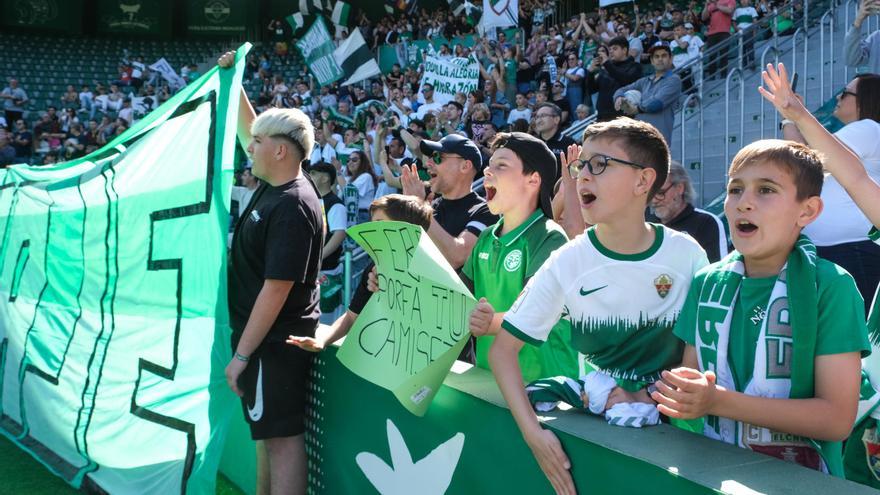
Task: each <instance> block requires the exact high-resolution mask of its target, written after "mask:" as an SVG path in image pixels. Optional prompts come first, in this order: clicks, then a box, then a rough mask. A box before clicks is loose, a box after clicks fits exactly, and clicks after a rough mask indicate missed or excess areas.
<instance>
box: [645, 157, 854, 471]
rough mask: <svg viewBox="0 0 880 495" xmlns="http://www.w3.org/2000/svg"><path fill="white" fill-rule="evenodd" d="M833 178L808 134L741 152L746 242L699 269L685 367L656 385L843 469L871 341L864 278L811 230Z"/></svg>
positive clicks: (811, 462) (715, 430) (740, 228)
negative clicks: (826, 250)
mask: <svg viewBox="0 0 880 495" xmlns="http://www.w3.org/2000/svg"><path fill="white" fill-rule="evenodd" d="M822 183H823V170H822V162H821V160H820V158H819V155H818V154H817V153H816V152H814V151H812V150H811V149H809V148H807V147H806V146H803V145H801V144H796V143H793V142H790V141H781V140H762V141H757V142H755V143H752V144H751V145H749V146H746V147H745V148H743V149H742V150H740V152H739V153H737V155H736V157H734V159H733V162H732V163H731V165H730V170H729V180H728V186H727V199H726V200H725V203H724V213H725V215H726V216H727V219H728V221H729V222H730V226H731V235H732V238H733V245H734V247H735V248H736V250H735V251H734V252H733V253H731V254H730V255H728V256H727V257H725V258H724V259H722V260H721V261H719V262H718V263H715V264H713V265H711V266H709V267H707V268H705V269H703V270H700V272H699V273H698V274H697V275H696V277H695V278H694V281H693V283H692V284H691V286H690V291H689V293H688V298H687V301H686V302H685V305H684V308H683V309H682V312H681V314H680V316H679V319H678V322H677V323H676V325H675V330H674V331H675V335H677V336H678V337H679V338H681V339H682V340H684V341H685V343H686V344H687V345H686V347H685V351H684V359H683V362H682V367H680V368H676V369H673V370H670V371H664V372H663V373H662V376H663V379H662V380H661V381H659V382H657V383H656V384H655V386H656V391H654V392H653V393H652V395H651V396H652V398H653V399H654V400H656V401H657V402H658V409H659V410H660V412H661V413H663V414H666V415H668V416H670V417H673V418H682V419H690V418H698V417H701V416H706V420H705V424H704V429H703V433H704V435H706V436H707V437H709V438H714V439H716V440H721V441H723V442H726V443H730V444H734V445H739V446H740V447H743V448H748V449H751V450H753V451H755V452H760V453H764V454H767V455H770V456H773V457H777V458H779V459H783V460H787V461H792V462H795V463H797V464H801V465H803V466H806V467H809V468H812V469H817V470H820V471H823V472H830V473H832V474H835V475H838V476H842V474H843V469H842V458H841V444H840V441H842V440H843V439H845V438H846V437H847V436H848V435H849V433H850V430H851V429H852V426H853V420H854V419H855V417H856V410H857V408H858V404H859V386H860V363H861V361H860V360H861V357H862V356H863V355H867V354H869V353H870V345H869V343H868V339H867V332H866V329H865V315H864V307H863V305H864V303H863V301H862V298H861V296H860V295H859V292H858V290H857V289H856V286H855V282H854V281H853V278H852V277H851V276H850V275H849V274H848V273H847V272H846V271H845V270H843V269H842V268H840V267H838V266H837V265H835V264H833V263H831V262H829V261H826V260H823V259H821V258H818V257H817V255H816V248H815V246H814V245H813V243H812V242H811V241H810V240H809V238H807V237H806V236H804V235H802V234H801V230H802V229H803V228H804V227H805V226H806V225H808V224H809V223H810V222H812V221H813V220H815V219H816V217H817V216H818V215H819V213H821V211H822V200H821V198H820V196H819V195H820V193H821V190H822Z"/></svg>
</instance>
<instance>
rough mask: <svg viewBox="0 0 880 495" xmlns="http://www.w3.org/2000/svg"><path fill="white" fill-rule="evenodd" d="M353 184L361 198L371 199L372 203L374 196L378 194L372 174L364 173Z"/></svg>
mask: <svg viewBox="0 0 880 495" xmlns="http://www.w3.org/2000/svg"><path fill="white" fill-rule="evenodd" d="M352 184H354V185H355V187H357V190H358V195H359V197H361V198H366V197H369V198H370V201H372V198H373V195H374V194H375V193H376V188H375V186H373V178H372V177H370V174H367V173H364V174H361V175H359V176H358V177H357V179H355V180H354V182H352Z"/></svg>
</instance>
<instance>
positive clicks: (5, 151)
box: [0, 56, 200, 167]
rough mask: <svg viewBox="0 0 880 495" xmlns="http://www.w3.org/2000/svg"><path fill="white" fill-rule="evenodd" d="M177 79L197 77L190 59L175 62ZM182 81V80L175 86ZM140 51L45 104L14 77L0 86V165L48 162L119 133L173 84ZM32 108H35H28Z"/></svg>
mask: <svg viewBox="0 0 880 495" xmlns="http://www.w3.org/2000/svg"><path fill="white" fill-rule="evenodd" d="M179 75H180V76H181V79H182V81H183V82H186V83H188V82H191V81H193V80H195V79H196V78H198V77H199V75H200V74H199V73H198V71H197V68H196V65H195V64H187V65H185V66H184V67H182V68H181V70H180V74H179ZM180 87H182V86H180ZM180 87H172V85H171V84H170V83H169V81H167V80H165V79H164V78H163V77H162V75H161V74H160V73H159V72H157V71H152V70H150V69H149V67H148V66H147V65H145V64H144V62H143V58H142V57H131V58H129V57H127V56H126V57H125V58H124V59H123V61H122V62H121V63H120V65H119V78H118V79H116V80H114V81H106V82H100V81H95V82H94V83H93V84H84V85H82V86H80V87H79V88H77V87H76V86H74V85H68V86H67V88H66V90H65V91H63V92H62V93H61V94H60V95H58V96H57V97H55V99H54V100H52V99H50V100H49V103H48V104H47V105H46V106H45V107H40V106H39V102H37V101H34V100H35V99H34V98H31V97H29V96H28V91H27V89H26V88H24V87H22V84H21V83H20V82H19V81H18V79H16V78H14V77H13V78H11V79H9V81H8V83H7V85H6V87H5V88H4V89H3V90H2V91H0V101H2V104H3V110H4V112H3V115H2V116H0V167H4V166H7V165H10V164H14V163H32V164H43V165H49V164H53V163H56V162H63V161H67V160H72V159H75V158H79V157H82V156H85V155H87V154H89V153H91V152H92V151H95V150H97V149H99V148H100V147H102V146H104V145H105V144H107V143H108V142H110V141H112V140H113V138H114V137H115V136H118V135H120V134H122V133H123V132H124V131H125V130H127V129H128V128H129V127H131V125H132V124H133V123H134V122H135V121H136V120H137V119H139V118H140V117H143V116H144V115H146V114H147V113H149V112H150V111H151V110H153V109H155V108H157V107H158V106H159V105H161V104H162V103H164V102H165V101H166V100H168V99H169V98H170V97H171V95H173V94H174V92H175V90H176V89H180ZM32 109H38V110H37V111H32Z"/></svg>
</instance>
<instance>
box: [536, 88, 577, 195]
mask: <svg viewBox="0 0 880 495" xmlns="http://www.w3.org/2000/svg"><path fill="white" fill-rule="evenodd" d="M534 117H535V124H534V127H535V128H534V131H533V134H534V135H535V136H536V137H538V138H539V139H541V140H542V141H544V142H545V143H547V147H548V148H550V151H552V152H553V156H554V157H555V158H556V162H557V163H556V164H557V165H558V166H561V159H560V158H559V154H560V153H567V152H568V147H569V146H570V145H572V144H574V140H572V139H571V138H570V137H568V136H563V135H562V131H563V130H564V128H563V127H562V110H560V109H559V107H558V106H556V105H554V104H553V103H542V104H540V105H537V106H535V111H534ZM557 170H560V168H559V167H557ZM556 178H557V179H559V174H558V173H557V177H556Z"/></svg>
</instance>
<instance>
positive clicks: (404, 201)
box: [370, 194, 434, 230]
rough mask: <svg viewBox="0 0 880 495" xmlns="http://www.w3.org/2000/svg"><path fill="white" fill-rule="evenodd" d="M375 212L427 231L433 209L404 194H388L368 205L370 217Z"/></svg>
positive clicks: (423, 202) (432, 215) (425, 203)
mask: <svg viewBox="0 0 880 495" xmlns="http://www.w3.org/2000/svg"><path fill="white" fill-rule="evenodd" d="M375 211H381V212H383V213H385V215H387V216H388V218H390V219H391V220H395V221H398V222H407V223H411V224H414V225H418V226H420V227H421V228H423V229H425V230H428V229H429V228H430V227H431V219H432V218H433V217H434V209H433V208H431V205H430V204H428V203H427V202H425V201H422V200H420V199H417V198H416V197H414V196H406V195H404V194H388V195H386V196H382V197H379V198H376V199H375V200H373V202H372V203H370V215H372V214H373V213H374V212H375Z"/></svg>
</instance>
